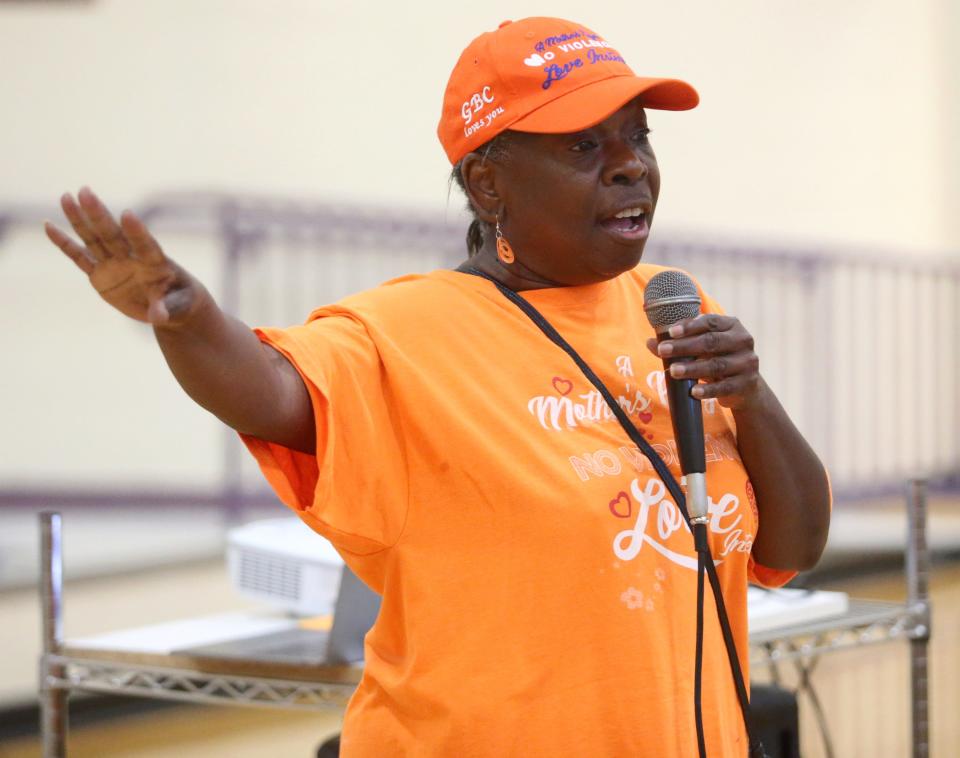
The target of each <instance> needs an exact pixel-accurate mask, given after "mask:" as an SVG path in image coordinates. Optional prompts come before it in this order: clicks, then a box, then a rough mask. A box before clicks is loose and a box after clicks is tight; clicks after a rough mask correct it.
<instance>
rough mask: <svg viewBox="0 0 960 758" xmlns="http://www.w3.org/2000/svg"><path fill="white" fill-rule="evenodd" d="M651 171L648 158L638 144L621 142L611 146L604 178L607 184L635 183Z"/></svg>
mask: <svg viewBox="0 0 960 758" xmlns="http://www.w3.org/2000/svg"><path fill="white" fill-rule="evenodd" d="M649 171H650V168H649V166H647V162H646V158H645V156H644V155H643V154H642V153H641V151H640V150H638V149H637V146H636V145H628V144H625V143H620V144H617V145H612V146H610V154H609V157H608V160H607V165H606V168H604V171H603V180H604V183H606V184H634V183H635V182H638V181H640V180H641V179H643V177H645V176H646V175H647V174H648V173H649Z"/></svg>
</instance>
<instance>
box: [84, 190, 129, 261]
mask: <svg viewBox="0 0 960 758" xmlns="http://www.w3.org/2000/svg"><path fill="white" fill-rule="evenodd" d="M77 199H78V200H79V202H80V211H81V213H82V214H83V217H84V219H85V220H86V221H87V225H88V228H89V229H90V230H91V231H92V232H93V234H94V236H95V238H96V240H97V243H98V244H99V245H100V247H101V248H102V249H103V250H104V251H105V252H106V254H107V255H109V256H113V257H116V258H123V257H126V256H127V255H129V254H130V246H129V245H128V244H127V240H126V239H124V236H123V232H122V231H121V230H120V226H119V225H118V224H117V222H116V221H115V220H114V218H113V215H112V214H111V213H110V211H109V210H107V207H106V206H105V205H104V204H103V203H102V202H100V198H98V197H97V196H96V195H95V194H94V193H93V190H91V189H90V188H89V187H83V188H81V190H80V192H78V193H77Z"/></svg>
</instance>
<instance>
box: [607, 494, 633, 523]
mask: <svg viewBox="0 0 960 758" xmlns="http://www.w3.org/2000/svg"><path fill="white" fill-rule="evenodd" d="M609 507H610V513H612V514H613V515H614V516H616V517H617V518H630V514H631V513H633V501H632V500H630V496H629V495H628V494H627V493H626V492H624V491H623V490H621V491H620V492H618V493H617V496H616V497H615V498H614V499H613V500H611V501H610V505H609ZM624 511H626V513H624Z"/></svg>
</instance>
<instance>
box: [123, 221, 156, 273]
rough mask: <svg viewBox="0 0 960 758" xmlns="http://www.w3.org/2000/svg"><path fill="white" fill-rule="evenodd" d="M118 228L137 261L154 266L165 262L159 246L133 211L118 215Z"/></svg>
mask: <svg viewBox="0 0 960 758" xmlns="http://www.w3.org/2000/svg"><path fill="white" fill-rule="evenodd" d="M120 227H121V229H122V230H123V233H124V234H125V235H126V238H127V240H128V241H129V242H130V246H131V247H132V248H133V254H134V255H135V256H136V257H137V258H138V259H139V260H141V261H143V262H144V263H148V264H154V265H156V264H159V263H163V262H164V260H166V256H165V255H164V254H163V250H161V249H160V245H159V244H157V241H156V240H155V239H154V238H153V235H152V234H150V232H149V230H148V229H147V227H146V225H145V224H144V223H143V222H142V221H141V220H140V219H139V218H137V216H136V214H135V213H134V212H133V211H129V210H128V211H124V212H123V213H122V214H120Z"/></svg>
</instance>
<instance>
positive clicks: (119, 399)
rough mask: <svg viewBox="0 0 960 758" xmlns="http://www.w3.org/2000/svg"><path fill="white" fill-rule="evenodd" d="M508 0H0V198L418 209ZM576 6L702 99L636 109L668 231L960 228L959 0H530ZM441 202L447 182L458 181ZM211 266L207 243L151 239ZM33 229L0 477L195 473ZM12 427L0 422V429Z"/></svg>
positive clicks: (913, 244) (181, 415)
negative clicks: (670, 109) (479, 50)
mask: <svg viewBox="0 0 960 758" xmlns="http://www.w3.org/2000/svg"><path fill="white" fill-rule="evenodd" d="M519 12H521V11H518V6H517V4H516V3H513V2H509V3H508V2H502V1H501V0H494V1H493V2H490V1H488V2H485V3H481V4H475V3H450V2H439V0H435V1H434V2H429V3H388V2H382V3H361V2H358V3H332V2H315V1H314V2H308V1H307V0H275V1H273V2H269V3H268V2H239V1H237V0H231V1H227V0H204V1H202V2H198V1H197V0H190V1H188V0H90V2H75V3H70V2H58V3H28V2H23V3H13V4H3V5H2V6H0V61H2V63H3V74H2V75H0V103H2V105H3V113H4V117H3V118H0V151H2V156H3V171H2V172H0V206H3V205H9V204H21V203H28V202H29V203H39V204H48V205H49V206H50V208H51V212H53V209H54V208H55V203H56V198H57V197H58V195H59V194H60V192H62V191H63V190H65V189H75V188H77V187H78V186H79V185H80V184H82V183H90V184H91V185H93V186H94V187H95V188H97V189H98V190H99V191H100V192H101V193H102V194H103V196H104V197H105V198H106V199H107V200H108V201H109V202H110V203H112V204H113V205H114V206H115V207H116V208H117V209H119V208H120V207H122V206H124V205H128V204H132V203H136V202H137V201H139V200H141V199H142V198H144V197H146V196H147V195H149V194H150V193H152V192H155V191H158V190H168V189H203V188H216V189H223V190H229V191H234V190H248V191H258V192H267V193H278V194H283V195H292V196H300V197H306V198H313V199H317V200H323V199H337V200H350V201H355V202H358V203H364V202H366V203H371V204H373V203H376V204H381V203H387V204H402V205H407V206H410V205H412V206H418V207H423V208H432V209H437V211H438V212H441V211H442V210H443V209H444V208H445V207H446V206H447V203H448V200H447V174H448V170H449V167H448V165H447V164H446V161H445V158H444V156H443V153H442V151H441V149H440V147H439V145H438V144H437V142H436V138H435V134H434V131H435V127H436V120H437V116H438V113H439V107H440V101H441V96H442V90H443V86H444V83H445V80H446V77H447V75H448V73H449V70H450V68H451V67H452V65H453V62H454V61H455V59H456V57H457V55H458V54H459V51H460V50H461V49H462V47H463V46H464V45H465V44H466V42H467V41H468V40H469V39H470V38H471V37H472V36H474V35H475V34H477V33H479V32H480V31H482V30H485V29H488V28H492V27H494V26H495V25H496V23H497V22H499V21H500V20H501V19H502V18H506V17H510V16H511V15H516V14H518V13H519ZM522 13H524V14H531V15H532V14H536V13H550V14H553V15H561V16H568V17H571V18H574V19H576V20H578V21H582V22H584V23H585V24H587V25H588V26H591V27H593V28H595V29H596V30H598V31H599V32H600V33H602V34H604V35H605V36H606V37H608V38H609V39H610V40H611V41H612V42H613V43H614V44H615V45H616V46H617V47H618V48H619V49H620V50H621V52H623V53H624V55H625V56H626V57H627V60H628V61H630V62H631V64H632V65H633V67H634V68H635V69H636V70H637V71H638V72H641V73H644V74H654V75H673V76H678V77H683V78H686V79H688V80H689V81H691V82H693V83H694V84H695V85H696V86H697V87H698V88H699V90H700V92H701V95H702V105H701V107H700V108H698V109H697V110H695V111H693V112H690V113H682V114H671V113H656V114H654V115H653V118H652V119H651V121H652V126H653V128H654V135H653V139H654V144H655V146H656V147H657V150H658V154H659V158H660V162H661V166H662V172H663V175H664V191H663V194H662V197H661V205H660V209H659V211H658V226H659V227H660V228H661V233H664V230H666V231H669V230H677V231H684V232H696V233H698V234H715V233H716V234H721V235H725V236H732V237H747V238H758V239H771V240H777V241H789V242H804V241H805V242H827V243H843V244H849V245H856V246H857V247H859V248H861V249H865V250H867V251H876V252H877V254H891V253H892V254H897V253H902V252H909V253H910V254H911V255H912V254H916V253H922V252H933V251H943V250H952V251H956V250H957V249H958V248H960V221H958V214H957V213H956V212H955V211H954V209H955V208H956V207H957V206H958V204H960V183H958V179H957V176H958V173H960V170H958V169H960V167H958V165H957V163H958V158H960V147H958V140H957V139H956V135H957V134H958V133H960V114H958V110H957V109H958V105H957V97H956V93H957V90H958V73H957V72H958V70H960V59H958V53H957V52H956V50H957V47H958V45H957V42H958V41H960V29H958V23H957V22H958V11H957V10H956V9H955V7H954V4H953V3H951V2H950V0H918V2H915V3H911V4H910V5H909V6H906V5H904V4H903V3H902V2H894V0H846V1H845V2H842V3H837V2H827V0H809V1H808V2H803V3H799V2H787V1H786V0H732V1H731V2H724V3H717V2H712V1H711V0H695V1H691V2H684V3H667V2H649V3H642V4H638V3H634V2H624V1H623V0H617V1H615V2H607V3H595V4H592V6H591V7H588V8H584V6H583V5H582V4H580V3H573V2H568V1H565V0H559V1H557V2H552V3H550V4H546V3H536V2H534V3H529V4H527V5H525V6H523V9H522ZM449 202H450V204H451V205H453V206H454V207H458V206H459V205H460V204H461V199H460V198H459V197H457V196H456V195H454V196H453V197H452V199H451V200H450V201H449ZM165 244H166V245H167V248H168V251H169V252H171V253H172V254H173V255H174V256H176V257H179V258H180V259H181V260H182V261H183V262H185V263H187V265H188V266H190V267H191V268H192V269H194V270H196V271H197V272H198V273H202V274H204V276H207V275H211V276H212V275H213V272H214V260H213V259H212V257H211V255H210V250H209V249H203V248H202V246H201V247H200V248H198V247H197V246H196V244H195V243H192V242H190V241H188V240H179V239H175V238H170V237H167V238H165ZM57 255H58V254H57V253H56V252H55V251H54V250H53V249H52V248H49V249H48V246H47V245H46V244H45V242H44V241H43V240H42V238H41V237H40V235H38V234H36V233H32V234H31V233H26V232H20V233H17V234H13V235H9V236H7V237H6V238H5V239H4V240H2V241H0V292H2V297H0V319H2V322H3V323H4V324H5V325H7V334H6V341H5V346H6V348H7V351H6V355H7V359H6V360H5V364H6V368H5V370H4V372H3V373H2V374H0V376H2V378H0V382H2V383H3V387H2V390H3V392H4V396H5V398H7V407H6V408H5V410H4V417H5V425H6V427H7V428H8V429H10V430H13V435H12V436H11V435H9V434H8V436H7V440H8V442H7V444H6V445H5V449H3V450H0V453H2V454H0V481H3V482H7V483H8V484H10V483H14V484H15V483H23V482H38V481H47V482H51V483H57V482H77V481H93V480H98V479H101V478H103V477H104V476H109V477H110V478H111V479H115V480H118V481H119V480H122V481H126V482H127V483H132V482H135V481H144V480H148V481H154V482H164V481H170V480H171V479H173V480H175V481H177V482H178V483H183V484H188V483H194V484H196V483H202V482H205V481H214V480H215V478H216V469H217V466H218V463H219V461H218V460H217V455H218V453H217V452H211V451H215V450H217V449H218V446H217V441H218V440H219V439H220V437H219V435H220V430H219V427H218V425H217V424H216V423H215V422H214V421H213V420H211V419H209V418H208V417H207V416H206V415H205V414H203V412H201V411H199V410H197V409H194V408H193V407H191V406H190V405H189V403H187V402H186V401H183V400H181V398H180V397H179V391H178V390H177V388H176V387H175V385H174V384H173V382H172V381H171V380H170V378H169V377H168V375H167V374H166V371H165V369H164V368H163V366H162V363H161V361H160V359H159V356H158V355H157V352H156V350H155V349H154V347H153V346H152V344H151V340H150V338H149V334H148V333H147V332H145V330H143V329H138V328H137V327H136V326H135V325H132V324H126V323H123V322H122V320H121V319H119V318H118V317H117V316H115V315H114V314H112V313H109V312H107V311H106V310H105V309H104V308H103V307H101V306H100V304H99V303H98V302H97V301H96V299H95V298H94V297H93V296H92V295H91V294H90V293H89V292H88V291H87V288H86V286H85V284H84V283H83V282H82V279H81V277H80V276H79V275H78V273H77V272H76V271H74V270H72V268H71V267H70V266H69V264H68V263H67V262H65V261H62V260H59V259H57V258H56V256H57ZM12 440H15V442H13V441H12Z"/></svg>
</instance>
